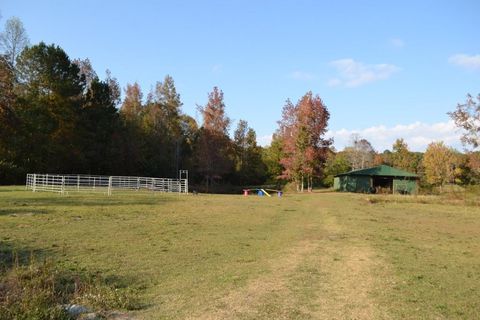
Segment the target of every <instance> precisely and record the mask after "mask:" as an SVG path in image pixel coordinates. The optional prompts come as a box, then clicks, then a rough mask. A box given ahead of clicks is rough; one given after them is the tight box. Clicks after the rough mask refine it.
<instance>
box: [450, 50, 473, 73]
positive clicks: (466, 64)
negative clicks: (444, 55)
mask: <svg viewBox="0 0 480 320" xmlns="http://www.w3.org/2000/svg"><path fill="white" fill-rule="evenodd" d="M448 62H450V63H451V64H454V65H456V66H459V67H462V68H465V69H468V70H480V54H477V55H468V54H463V53H461V54H455V55H453V56H451V57H450V58H449V59H448Z"/></svg>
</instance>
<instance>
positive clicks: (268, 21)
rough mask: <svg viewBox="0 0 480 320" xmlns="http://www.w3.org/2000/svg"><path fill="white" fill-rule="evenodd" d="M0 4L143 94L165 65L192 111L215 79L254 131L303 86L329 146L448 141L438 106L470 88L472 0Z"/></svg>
mask: <svg viewBox="0 0 480 320" xmlns="http://www.w3.org/2000/svg"><path fill="white" fill-rule="evenodd" d="M0 11H1V14H2V20H1V21H0V23H1V24H2V25H3V24H4V22H5V20H6V19H8V18H9V17H11V16H17V17H19V18H20V19H21V20H22V21H23V22H24V25H25V28H26V29H27V32H28V35H29V37H30V41H31V43H32V44H35V43H37V42H39V41H45V42H46V43H55V44H58V45H59V46H61V47H62V48H63V49H64V50H65V51H66V52H67V53H68V54H69V55H70V57H71V58H87V57H88V58H89V59H90V60H91V62H92V63H93V66H94V68H95V69H96V71H97V73H98V74H99V75H100V76H103V75H104V70H105V69H107V68H108V69H110V70H111V71H112V73H113V75H114V76H116V77H117V78H118V80H119V81H120V84H121V85H122V87H124V86H125V85H126V84H127V83H128V82H134V81H137V82H139V83H140V85H141V86H142V88H143V90H144V95H145V96H146V94H147V93H148V91H149V90H150V88H151V86H152V85H154V84H155V82H156V81H159V80H162V79H163V78H164V76H165V75H166V74H170V75H171V76H172V77H173V78H174V80H175V82H176V85H177V89H178V91H179V92H180V94H181V97H182V101H183V103H184V108H183V110H184V112H186V113H188V114H190V115H192V116H194V117H195V116H196V114H195V113H196V112H195V104H204V103H205V102H206V99H207V93H208V92H209V91H211V89H212V87H213V86H218V87H220V88H221V89H222V90H223V91H224V94H225V101H226V104H227V113H228V115H229V116H230V117H231V118H232V119H233V120H239V119H245V120H247V121H248V122H249V124H250V125H251V126H252V127H253V128H254V129H255V130H256V131H257V135H258V136H259V139H260V138H261V139H263V141H264V140H265V139H266V138H265V136H268V135H270V134H271V133H272V132H273V131H274V130H275V129H276V126H277V125H276V121H277V120H279V118H280V116H281V109H282V106H283V104H284V101H285V100H286V99H287V98H290V99H292V100H293V101H296V100H297V99H298V98H300V96H301V95H303V94H304V93H305V92H307V91H309V90H311V91H313V92H314V93H317V94H319V95H320V96H321V97H322V99H323V100H324V102H325V104H326V105H327V106H328V108H329V110H330V112H331V120H330V124H329V128H330V130H331V134H332V135H333V136H334V137H335V138H336V140H337V142H336V146H337V148H341V147H343V145H344V144H345V143H346V141H347V136H348V135H350V134H351V133H352V132H354V131H357V132H359V133H360V134H361V135H364V136H365V137H367V138H368V139H370V140H372V143H373V144H374V147H376V148H377V149H379V150H383V148H385V147H388V146H389V145H390V146H391V144H392V143H393V139H394V138H396V137H400V136H404V137H405V138H406V139H407V142H408V143H409V144H410V145H411V146H412V148H413V149H422V148H424V146H425V145H426V144H427V143H428V140H429V139H431V140H432V139H433V140H435V139H445V140H447V143H450V144H453V145H456V142H455V141H456V140H455V139H456V136H455V137H454V136H453V133H452V132H453V131H454V130H452V127H451V124H448V120H449V118H448V116H447V115H446V112H448V111H450V110H452V109H453V108H454V107H455V105H456V104H457V103H458V102H462V101H464V100H465V95H466V94H467V93H472V94H478V93H480V41H478V37H479V36H478V30H479V26H478V14H479V12H480V1H476V0H471V1H278V0H277V1H194V0H192V1H91V0H88V1H23V0H0ZM199 120H201V119H199ZM234 125H235V123H234ZM342 129H343V130H342ZM436 132H438V134H437V133H436ZM261 139H260V140H261ZM449 139H450V140H449Z"/></svg>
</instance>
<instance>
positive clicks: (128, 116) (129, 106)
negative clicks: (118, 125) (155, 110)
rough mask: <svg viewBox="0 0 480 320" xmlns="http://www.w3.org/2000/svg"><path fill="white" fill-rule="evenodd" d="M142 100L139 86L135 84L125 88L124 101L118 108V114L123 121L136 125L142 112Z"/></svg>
mask: <svg viewBox="0 0 480 320" xmlns="http://www.w3.org/2000/svg"><path fill="white" fill-rule="evenodd" d="M142 99H143V93H142V89H141V88H140V85H139V84H138V83H137V82H135V83H134V84H127V87H126V88H125V99H124V100H123V104H122V107H121V108H120V114H121V115H122V117H123V118H124V119H125V121H127V122H130V123H135V122H136V123H138V122H139V121H140V118H141V113H142V110H143V104H142Z"/></svg>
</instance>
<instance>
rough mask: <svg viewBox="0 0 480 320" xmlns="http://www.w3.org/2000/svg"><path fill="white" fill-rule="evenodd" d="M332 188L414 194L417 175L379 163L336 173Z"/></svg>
mask: <svg viewBox="0 0 480 320" xmlns="http://www.w3.org/2000/svg"><path fill="white" fill-rule="evenodd" d="M333 188H334V189H335V190H337V191H347V192H363V193H394V194H395V193H400V194H416V193H417V191H418V176H417V175H416V174H414V173H411V172H407V171H403V170H400V169H396V168H393V167H390V166H386V165H381V166H377V167H372V168H367V169H361V170H353V171H350V172H346V173H342V174H338V175H336V176H335V178H334V180H333Z"/></svg>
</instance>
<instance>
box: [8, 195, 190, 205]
mask: <svg viewBox="0 0 480 320" xmlns="http://www.w3.org/2000/svg"><path fill="white" fill-rule="evenodd" d="M37 195H38V196H27V197H17V198H15V199H11V200H15V202H14V203H13V205H17V206H47V207H48V206H66V207H68V206H92V207H98V206H130V205H161V204H165V203H170V202H175V201H180V200H181V199H182V198H183V197H184V196H180V195H179V196H175V195H162V194H159V195H148V194H140V195H136V194H132V195H130V194H125V195H115V196H107V195H105V196H103V195H78V194H74V195H64V196H62V195H58V194H49V193H41V194H40V193H37Z"/></svg>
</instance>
